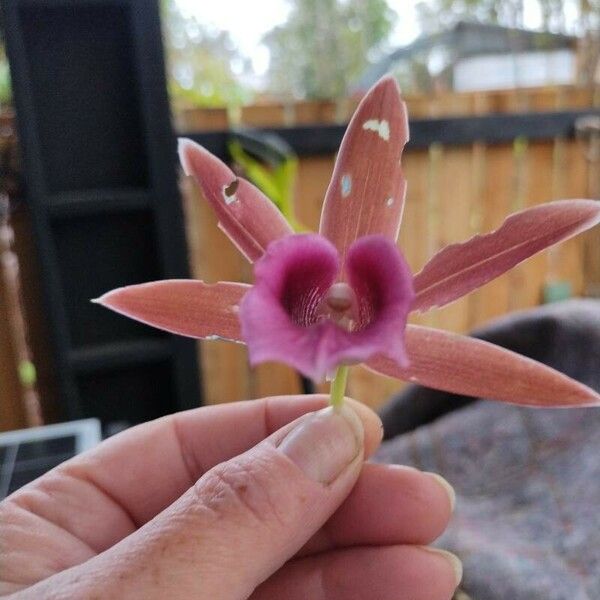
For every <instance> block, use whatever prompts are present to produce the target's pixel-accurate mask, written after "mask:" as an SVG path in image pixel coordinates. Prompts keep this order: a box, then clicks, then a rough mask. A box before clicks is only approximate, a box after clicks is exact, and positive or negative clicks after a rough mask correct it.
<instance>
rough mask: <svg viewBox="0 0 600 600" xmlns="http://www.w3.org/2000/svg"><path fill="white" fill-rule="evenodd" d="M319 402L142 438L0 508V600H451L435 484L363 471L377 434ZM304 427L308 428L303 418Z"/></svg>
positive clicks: (366, 416) (227, 415) (453, 575)
mask: <svg viewBox="0 0 600 600" xmlns="http://www.w3.org/2000/svg"><path fill="white" fill-rule="evenodd" d="M326 405H327V399H326V397H324V396H300V397H281V398H269V399H263V400H255V401H250V402H240V403H235V404H228V405H220V406H211V407H205V408H200V409H196V410H191V411H187V412H184V413H179V414H176V415H172V416H169V417H165V418H162V419H158V420H156V421H152V422H149V423H145V424H143V425H139V426H137V427H134V428H132V429H130V430H127V431H125V432H123V433H122V434H119V435H117V436H114V437H113V438H110V439H109V440H107V441H105V442H103V443H102V444H100V445H99V446H98V447H97V448H95V449H93V450H91V451H89V452H86V453H84V454H82V455H80V456H78V457H76V458H74V459H72V460H70V461H68V462H66V463H64V464H63V465H61V466H59V467H58V468H56V469H54V470H53V471H51V472H49V473H48V474H46V475H44V476H43V477H41V478H39V479H38V480H36V481H34V482H32V483H31V484H29V485H28V486H26V487H24V488H22V489H21V490H19V491H17V492H16V493H14V494H13V495H12V496H10V497H9V498H7V499H6V500H4V501H3V502H2V503H0V523H1V527H2V535H1V538H2V543H1V544H0V595H2V594H10V593H15V594H14V599H15V600H16V599H17V598H23V599H27V598H35V599H36V600H38V599H40V598H53V599H63V598H64V599H67V598H68V599H74V598H77V599H78V600H80V599H81V600H83V599H88V598H89V599H91V598H102V599H112V598H119V599H121V598H128V599H129V598H143V599H144V600H151V599H153V598H157V599H159V598H160V599H165V598H169V599H171V598H186V599H187V598H200V599H210V600H214V599H217V600H234V599H235V600H237V599H242V598H251V599H252V600H271V599H273V600H275V599H278V600H281V599H285V600H300V599H302V600H321V599H328V600H329V599H331V600H337V599H340V600H342V599H343V600H352V599H354V598H356V599H358V598H372V599H386V598H410V599H411V600H444V599H448V598H450V597H451V596H452V593H453V590H454V588H455V587H456V585H457V582H458V579H459V578H460V575H459V574H458V573H459V571H460V563H458V562H457V559H455V558H453V557H452V556H451V555H447V554H444V553H441V552H439V551H432V550H430V549H425V548H423V547H422V545H424V544H428V543H430V542H431V541H433V540H434V539H435V538H436V537H438V536H439V534H440V533H441V532H442V531H443V529H444V528H445V527H446V525H447V522H448V519H449V517H450V513H451V510H452V503H453V500H452V496H451V493H449V492H448V490H447V489H446V485H447V484H444V483H442V484H440V481H439V479H438V478H437V477H434V476H431V475H429V474H426V473H421V472H419V471H416V470H414V469H410V468H406V467H396V466H390V465H375V464H365V463H364V459H365V457H368V456H369V455H370V454H372V453H373V451H374V450H375V449H376V447H377V446H378V444H379V442H380V440H381V423H380V421H379V419H378V417H377V416H376V415H375V414H374V413H373V412H371V411H370V410H369V409H367V408H366V407H364V406H362V405H360V404H358V403H356V402H353V401H347V402H346V406H345V408H344V409H343V412H342V414H341V415H340V414H339V413H332V412H331V409H325V410H321V412H317V413H314V412H312V411H317V410H319V409H323V407H325V406H326ZM306 413H311V414H306Z"/></svg>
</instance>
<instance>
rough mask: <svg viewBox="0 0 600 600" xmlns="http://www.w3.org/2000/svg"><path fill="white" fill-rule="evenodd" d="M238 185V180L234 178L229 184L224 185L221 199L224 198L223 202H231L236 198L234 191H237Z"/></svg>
mask: <svg viewBox="0 0 600 600" xmlns="http://www.w3.org/2000/svg"><path fill="white" fill-rule="evenodd" d="M239 185H240V180H239V179H234V180H233V181H232V182H231V183H230V184H229V185H226V186H225V187H224V188H223V199H224V200H225V204H231V203H232V202H235V201H236V200H237V198H236V197H235V193H236V192H237V189H238V186H239Z"/></svg>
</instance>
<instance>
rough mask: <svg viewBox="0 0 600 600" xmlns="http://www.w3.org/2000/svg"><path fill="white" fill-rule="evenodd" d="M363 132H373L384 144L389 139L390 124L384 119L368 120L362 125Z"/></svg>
mask: <svg viewBox="0 0 600 600" xmlns="http://www.w3.org/2000/svg"><path fill="white" fill-rule="evenodd" d="M363 129H364V130H365V131H374V132H375V133H376V134H377V135H378V136H379V137H380V138H381V139H382V140H385V141H386V142H388V141H389V139H390V124H389V122H388V121H387V120H386V119H381V121H380V120H379V119H369V120H368V121H365V122H364V123H363Z"/></svg>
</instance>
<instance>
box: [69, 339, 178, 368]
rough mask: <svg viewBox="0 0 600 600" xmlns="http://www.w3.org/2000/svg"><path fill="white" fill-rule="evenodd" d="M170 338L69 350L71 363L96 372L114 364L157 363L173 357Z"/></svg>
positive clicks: (114, 366) (112, 366) (118, 366)
mask: <svg viewBox="0 0 600 600" xmlns="http://www.w3.org/2000/svg"><path fill="white" fill-rule="evenodd" d="M172 354H173V344H172V341H171V339H170V338H168V337H165V338H158V339H141V340H131V341H127V342H113V343H110V344H104V345H101V346H94V347H91V348H78V349H76V350H71V351H70V352H69V363H70V365H71V367H72V368H73V370H74V371H76V372H77V373H96V372H98V371H108V370H111V369H115V368H123V367H131V366H135V365H141V364H147V363H156V362H160V361H163V360H167V359H169V358H171V356H172Z"/></svg>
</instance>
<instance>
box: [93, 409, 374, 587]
mask: <svg viewBox="0 0 600 600" xmlns="http://www.w3.org/2000/svg"><path fill="white" fill-rule="evenodd" d="M360 414H361V418H359V416H358V415H357V412H355V411H353V410H352V409H351V408H350V407H348V406H347V405H346V406H344V407H343V408H342V409H341V410H338V411H335V410H333V409H331V408H326V409H323V410H321V411H318V412H315V413H309V414H307V415H304V416H303V417H300V418H299V419H297V420H296V421H294V422H292V423H290V424H289V425H287V426H286V427H284V428H283V429H281V430H279V431H277V432H276V433H274V434H273V435H271V436H270V437H268V438H267V439H265V440H264V441H262V442H261V443H259V444H258V445H257V446H255V447H254V448H252V449H251V450H249V451H247V452H245V453H244V454H242V455H240V456H237V457H235V458H233V459H231V460H229V461H227V462H224V463H221V464H219V465H217V466H216V467H214V468H213V469H211V470H210V471H208V472H206V473H205V474H204V475H203V476H202V477H201V478H200V479H199V480H198V481H197V482H196V484H195V485H194V486H193V487H192V488H191V489H190V490H188V491H187V492H186V493H185V494H184V495H183V496H182V497H181V498H179V500H177V501H176V502H175V503H174V504H173V505H171V506H170V507H169V508H168V509H166V510H165V511H164V512H163V513H161V514H160V515H158V516H157V517H156V518H155V519H153V520H152V521H150V522H149V523H147V524H146V525H145V526H144V527H142V528H141V529H140V530H138V531H137V532H136V533H134V534H133V535H131V536H129V537H128V538H127V539H125V540H123V542H121V543H120V544H118V545H117V546H115V547H113V548H112V549H111V550H109V551H107V552H105V553H104V554H103V555H101V556H98V557H97V558H96V559H94V560H93V561H91V562H97V561H102V562H104V561H109V563H110V564H106V563H105V564H104V565H102V566H100V565H98V564H96V565H95V567H96V568H95V569H94V570H95V571H96V572H98V570H99V571H105V569H110V572H112V573H114V574H115V575H114V577H112V581H113V582H114V584H115V586H117V585H118V592H119V594H120V597H127V598H129V597H140V598H144V599H147V598H167V597H182V598H192V597H195V598H219V599H239V598H246V597H248V596H249V595H250V594H251V593H252V591H253V590H254V589H255V588H256V587H257V586H258V585H259V584H260V583H262V582H263V581H264V580H265V579H267V578H268V577H269V576H270V575H271V574H273V573H274V572H275V571H276V570H277V569H279V567H281V566H282V565H283V564H284V563H285V562H286V561H287V560H289V559H290V558H291V557H293V556H294V554H296V552H297V551H298V550H299V549H300V548H301V547H302V546H303V545H304V544H305V543H306V542H307V541H308V540H309V539H310V538H311V537H312V536H313V535H314V534H315V533H316V532H317V531H318V530H319V529H320V527H321V526H322V525H323V524H324V523H325V522H326V521H327V520H328V519H329V517H330V516H331V515H332V514H333V513H334V512H335V510H336V509H337V508H338V506H339V505H340V504H341V503H342V502H343V501H344V499H345V498H346V496H347V495H348V494H349V493H350V491H351V489H352V487H353V485H354V483H355V482H356V480H357V478H358V476H359V473H360V470H361V467H362V464H363V460H364V439H365V430H367V433H368V435H369V437H373V435H375V436H376V435H377V434H373V431H371V430H378V429H379V427H380V422H379V419H378V417H377V416H376V415H375V414H374V413H372V412H370V411H363V410H361V411H360Z"/></svg>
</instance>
